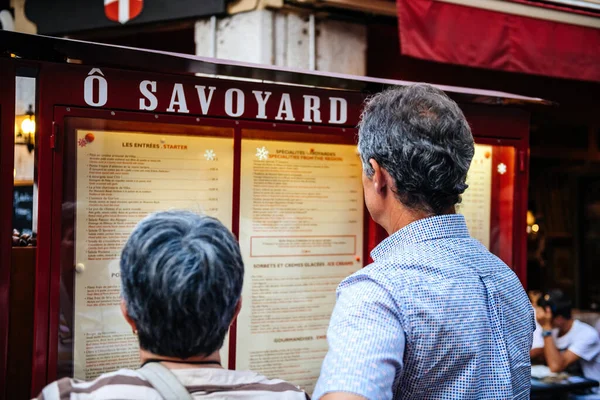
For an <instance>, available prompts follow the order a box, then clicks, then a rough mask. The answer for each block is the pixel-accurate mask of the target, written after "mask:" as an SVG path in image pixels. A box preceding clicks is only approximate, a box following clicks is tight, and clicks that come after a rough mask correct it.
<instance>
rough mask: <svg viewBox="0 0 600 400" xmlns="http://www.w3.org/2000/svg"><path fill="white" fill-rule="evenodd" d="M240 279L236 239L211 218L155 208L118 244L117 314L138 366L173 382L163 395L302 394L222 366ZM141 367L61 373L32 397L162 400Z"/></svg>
mask: <svg viewBox="0 0 600 400" xmlns="http://www.w3.org/2000/svg"><path fill="white" fill-rule="evenodd" d="M243 278H244V264H243V263H242V257H241V255H240V250H239V246H238V243H237V241H236V239H235V237H234V236H233V235H232V234H231V232H229V231H228V230H227V228H225V227H224V226H223V224H221V223H220V222H219V221H218V220H216V219H214V218H210V217H206V216H199V215H196V214H193V213H191V212H186V211H169V212H160V213H156V214H153V215H151V216H149V217H147V218H146V219H144V220H143V221H142V222H140V223H139V225H138V226H137V227H136V228H135V230H134V231H133V233H132V234H131V236H130V237H129V240H128V241H127V243H126V244H125V248H124V249H123V252H122V255H121V280H122V284H123V286H122V291H123V300H122V303H121V309H122V311H123V315H124V317H125V319H126V320H127V322H128V323H129V325H130V326H131V329H132V330H133V332H134V333H135V334H136V335H138V338H139V342H140V356H141V362H142V364H150V365H152V364H153V366H154V367H156V364H160V365H161V366H162V367H158V369H159V370H161V371H163V373H164V372H165V371H166V374H167V375H168V376H170V377H171V383H172V382H173V379H174V380H175V381H174V383H175V384H174V385H171V387H170V388H169V387H168V388H167V389H169V391H167V392H168V393H171V394H173V393H175V386H177V387H178V388H179V389H180V393H184V394H185V395H184V396H179V395H177V396H176V397H177V398H178V399H183V398H185V397H187V396H188V394H189V395H191V397H192V398H194V399H203V398H209V399H234V398H235V399H240V400H242V399H256V398H260V399H287V400H305V399H306V398H307V396H306V394H305V393H304V392H303V391H301V390H300V389H298V388H297V387H296V386H293V385H291V384H289V383H287V382H284V381H281V380H277V379H267V378H265V377H264V376H261V375H259V374H257V373H254V372H251V371H231V370H226V369H223V368H222V367H221V359H220V357H219V349H220V348H221V347H222V346H223V341H224V339H225V335H226V334H227V331H228V329H229V325H230V324H231V323H232V322H233V320H234V319H235V317H236V316H237V314H238V313H239V311H240V307H241V291H242V283H243ZM163 367H166V368H167V370H165V369H164V368H163ZM143 370H144V369H142V370H127V369H122V370H119V371H116V372H111V373H108V374H104V375H101V376H100V377H99V378H97V379H96V380H95V381H93V382H81V381H78V380H74V379H69V378H64V379H61V380H60V381H58V382H54V383H52V384H50V385H48V386H47V387H46V388H45V389H44V390H43V391H42V393H41V394H40V397H39V398H38V399H43V400H54V399H56V400H58V399H65V398H70V399H103V400H112V399H115V400H116V399H121V400H122V399H129V400H138V399H139V400H161V399H163V397H162V396H161V394H159V392H160V393H162V391H161V390H157V389H160V388H158V386H154V385H153V384H152V383H150V382H149V381H148V379H149V377H148V375H147V374H144V373H143V372H144V371H143ZM154 370H155V369H153V371H154ZM141 372H142V373H141ZM163 378H164V376H163ZM165 382H168V381H166V380H165ZM153 383H154V382H153ZM163 386H164V385H163ZM167 386H169V385H167Z"/></svg>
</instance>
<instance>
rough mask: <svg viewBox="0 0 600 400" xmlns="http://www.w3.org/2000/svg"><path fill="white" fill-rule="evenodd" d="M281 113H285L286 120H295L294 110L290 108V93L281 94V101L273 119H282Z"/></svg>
mask: <svg viewBox="0 0 600 400" xmlns="http://www.w3.org/2000/svg"><path fill="white" fill-rule="evenodd" d="M283 114H285V120H286V121H295V119H294V110H292V99H290V95H289V94H288V93H284V94H282V95H281V101H280V102H279V111H278V112H277V116H276V117H275V119H277V120H280V121H281V120H282V119H284V118H283Z"/></svg>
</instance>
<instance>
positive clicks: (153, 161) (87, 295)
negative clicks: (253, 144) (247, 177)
mask: <svg viewBox="0 0 600 400" xmlns="http://www.w3.org/2000/svg"><path fill="white" fill-rule="evenodd" d="M232 176H233V139H232V138H216V137H199V136H172V135H160V134H147V133H130V132H112V131H111V132H102V131H88V130H78V131H77V184H76V199H77V207H76V210H77V211H76V236H75V239H76V241H75V243H76V250H75V264H76V271H77V273H76V277H75V316H74V375H75V377H76V378H81V379H93V378H95V377H97V376H98V375H100V374H102V373H104V372H108V371H113V370H115V369H119V368H138V367H139V352H138V343H137V338H136V337H135V336H134V335H133V333H132V332H131V328H130V327H129V326H128V325H127V323H126V322H125V320H124V318H123V317H122V315H121V311H120V308H119V304H120V290H121V288H120V277H119V257H120V252H121V249H122V247H123V245H124V244H125V241H126V240H127V238H128V237H129V234H130V233H131V231H132V230H133V228H134V227H135V226H136V224H137V223H138V222H139V221H140V220H141V219H142V218H144V217H145V216H147V215H148V214H150V213H152V212H155V211H162V210H169V209H186V210H190V211H194V212H198V213H205V214H208V215H211V216H214V217H216V218H218V219H220V220H221V221H222V222H223V224H225V225H226V226H227V227H229V228H230V229H231V220H232V193H233V188H232ZM225 350H226V346H225ZM223 358H224V361H226V360H227V354H226V351H225V354H223Z"/></svg>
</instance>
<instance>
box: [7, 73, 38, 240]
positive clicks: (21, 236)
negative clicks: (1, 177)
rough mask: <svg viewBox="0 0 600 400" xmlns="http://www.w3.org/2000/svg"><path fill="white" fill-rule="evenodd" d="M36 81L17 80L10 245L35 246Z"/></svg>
mask: <svg viewBox="0 0 600 400" xmlns="http://www.w3.org/2000/svg"><path fill="white" fill-rule="evenodd" d="M35 81H36V80H35V78H27V77H21V76H18V77H17V78H16V82H15V84H16V99H15V100H16V107H15V114H16V115H15V165H14V192H13V239H12V241H13V246H15V247H27V246H35V245H36V231H37V229H36V228H37V221H36V219H37V207H36V205H37V204H36V203H37V188H35V185H34V175H35V174H34V171H35V132H36V126H35V108H34V107H35V103H36V101H35Z"/></svg>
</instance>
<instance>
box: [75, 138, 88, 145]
mask: <svg viewBox="0 0 600 400" xmlns="http://www.w3.org/2000/svg"><path fill="white" fill-rule="evenodd" d="M77 144H79V147H85V145H86V144H87V140H85V139H84V138H81V139H79V140H78V141H77Z"/></svg>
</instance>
